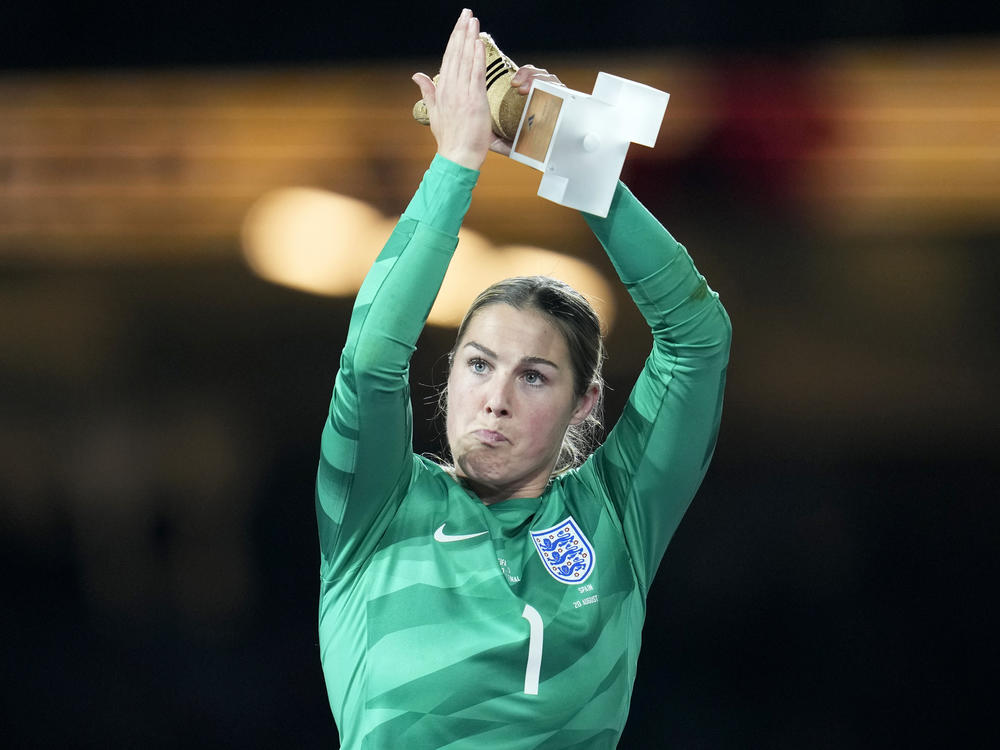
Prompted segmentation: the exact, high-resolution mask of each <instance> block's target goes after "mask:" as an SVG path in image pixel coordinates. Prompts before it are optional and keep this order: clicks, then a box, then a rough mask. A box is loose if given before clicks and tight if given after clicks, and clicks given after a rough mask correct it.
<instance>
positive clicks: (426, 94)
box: [413, 9, 496, 169]
mask: <svg viewBox="0 0 1000 750" xmlns="http://www.w3.org/2000/svg"><path fill="white" fill-rule="evenodd" d="M413 82H414V83H416V84H417V86H419V87H420V93H421V96H422V97H423V100H424V103H425V104H426V105H427V114H428V116H429V117H430V121H431V132H432V133H433V134H434V139H435V140H436V141H437V145H438V153H439V154H441V156H443V157H445V158H446V159H450V160H451V161H453V162H455V163H457V164H461V165H462V166H464V167H469V168H470V169H479V168H480V167H482V165H483V162H484V161H485V160H486V153H487V152H488V151H489V149H490V146H491V145H492V144H493V142H494V141H495V140H496V136H494V135H493V130H492V127H491V124H490V105H489V101H488V100H487V98H486V50H485V48H484V47H483V43H482V42H481V41H480V40H479V19H478V18H476V17H475V16H473V15H472V11H470V10H468V9H466V10H463V11H462V15H460V16H459V17H458V22H457V23H456V24H455V28H454V29H453V30H452V32H451V37H450V38H449V39H448V46H447V47H446V48H445V51H444V57H443V58H442V60H441V73H440V75H439V76H438V82H437V85H435V84H434V82H433V81H432V80H431V79H430V78H429V77H428V76H427V75H425V74H424V73H417V74H416V75H414V76H413Z"/></svg>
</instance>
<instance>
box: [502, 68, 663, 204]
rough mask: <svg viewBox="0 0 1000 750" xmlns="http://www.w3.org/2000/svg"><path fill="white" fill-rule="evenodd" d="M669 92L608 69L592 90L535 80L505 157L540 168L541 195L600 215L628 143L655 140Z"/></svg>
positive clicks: (618, 174)
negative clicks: (621, 75) (582, 90)
mask: <svg viewBox="0 0 1000 750" xmlns="http://www.w3.org/2000/svg"><path fill="white" fill-rule="evenodd" d="M669 98H670V94H668V93H666V92H663V91H660V90H658V89H654V88H651V87H650V86H645V85H643V84H641V83H635V82H634V81H629V80H627V79H625V78H619V77H618V76H613V75H609V74H608V73H598V74H597V82H596V83H595V84H594V93H592V94H583V93H581V92H579V91H573V90H572V89H568V88H566V87H565V86H558V85H555V84H551V83H544V82H541V81H535V82H533V83H532V86H531V91H530V92H529V93H528V101H527V102H525V105H524V114H522V115H521V123H520V124H519V125H518V127H517V134H516V135H515V136H514V145H513V147H512V149H511V152H510V157H511V158H512V159H514V161H519V162H521V163H522V164H527V165H528V166H529V167H534V168H535V169H537V170H538V171H539V172H542V182H541V184H540V185H539V186H538V194H539V195H540V196H542V197H543V198H547V199H548V200H550V201H553V202H555V203H559V204H561V205H563V206H569V207H570V208H576V209H579V210H580V211H586V212H587V213H591V214H595V215H597V216H607V215H608V209H609V208H610V207H611V199H612V198H613V197H614V194H615V186H616V185H617V184H618V178H619V177H620V176H621V173H622V166H623V165H624V164H625V153H626V152H627V151H628V145H629V143H640V144H642V145H643V146H649V147H652V146H653V145H654V144H655V143H656V134H657V133H658V132H659V130H660V124H661V123H662V122H663V114H664V112H666V109H667V100H668V99H669Z"/></svg>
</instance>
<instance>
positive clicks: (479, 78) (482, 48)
mask: <svg viewBox="0 0 1000 750" xmlns="http://www.w3.org/2000/svg"><path fill="white" fill-rule="evenodd" d="M472 44H473V49H472V66H471V69H470V71H469V88H470V90H471V91H472V92H473V93H474V94H479V95H482V96H485V95H486V45H485V44H483V40H482V39H480V38H479V32H478V31H477V32H476V36H475V38H474V39H473V42H472Z"/></svg>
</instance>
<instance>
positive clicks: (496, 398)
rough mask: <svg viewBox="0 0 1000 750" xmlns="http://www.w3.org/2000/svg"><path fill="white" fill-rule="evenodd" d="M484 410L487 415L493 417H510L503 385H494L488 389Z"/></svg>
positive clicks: (506, 394) (508, 398)
mask: <svg viewBox="0 0 1000 750" xmlns="http://www.w3.org/2000/svg"><path fill="white" fill-rule="evenodd" d="M484 408H485V409H486V413H487V414H492V415H493V416H494V417H507V416H510V397H509V394H508V393H507V386H506V384H505V383H496V384H495V385H494V386H493V387H492V388H490V391H489V393H487V394H486V403H485V404H484Z"/></svg>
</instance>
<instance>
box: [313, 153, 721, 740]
mask: <svg viewBox="0 0 1000 750" xmlns="http://www.w3.org/2000/svg"><path fill="white" fill-rule="evenodd" d="M477 179H478V172H476V171H474V170H469V169H465V168H464V167H461V166H459V165H457V164H454V163H452V162H450V161H448V160H446V159H444V158H442V157H440V156H436V157H435V159H434V161H433V162H432V164H431V167H430V169H428V171H427V173H426V174H425V176H424V179H423V181H422V182H421V185H420V188H419V189H418V191H417V193H416V194H415V195H414V197H413V200H412V201H411V203H410V205H409V206H408V207H407V209H406V211H405V212H404V214H403V216H402V217H401V219H400V221H399V223H398V224H397V226H396V228H395V231H394V232H393V234H392V236H391V237H390V239H389V241H388V242H387V244H386V246H385V248H384V249H383V250H382V252H381V254H380V255H379V257H378V259H377V260H376V262H375V264H374V265H373V267H372V269H371V271H370V272H369V274H368V276H367V278H366V279H365V282H364V284H363V285H362V288H361V290H360V292H359V293H358V297H357V301H356V303H355V307H354V312H353V315H352V317H351V324H350V329H349V332H348V337H347V342H346V345H345V347H344V351H343V354H342V356H341V361H340V370H339V372H338V374H337V378H336V383H335V386H334V390H333V398H332V401H331V405H330V411H329V417H328V419H327V422H326V424H325V427H324V430H323V437H322V448H321V460H320V465H319V473H318V479H317V491H316V511H317V518H318V522H319V542H320V552H321V565H320V574H321V575H320V577H321V583H320V607H319V636H320V655H321V660H322V666H323V672H324V676H325V678H326V685H327V691H328V693H329V698H330V706H331V708H332V710H333V715H334V718H335V719H336V722H337V726H338V729H339V731H340V738H341V745H342V747H344V748H392V749H395V748H404V749H405V750H423V749H425V748H427V749H430V748H434V749H435V750H437V749H438V748H454V749H456V750H457V749H458V748H475V749H476V750H490V749H493V748H505V749H506V748H510V749H511V750H514V749H515V748H518V749H519V748H551V749H552V750H555V749H556V748H613V747H615V745H616V744H617V741H618V738H619V736H620V735H621V732H622V730H623V728H624V725H625V719H626V717H627V714H628V707H629V701H630V698H631V691H632V684H633V681H634V678H635V670H636V663H637V659H638V654H639V644H640V636H641V630H642V623H643V618H644V615H645V608H646V607H645V600H646V593H647V591H648V589H649V585H650V582H651V579H652V577H653V575H654V573H655V571H656V568H657V566H658V564H659V561H660V558H661V557H662V555H663V552H664V550H665V548H666V546H667V542H668V541H669V540H670V537H671V536H672V535H673V533H674V531H675V529H676V528H677V525H678V524H679V523H680V520H681V517H682V516H683V514H684V512H685V510H686V509H687V507H688V505H689V504H690V501H691V498H692V497H693V496H694V493H695V491H696V490H697V488H698V485H699V484H700V482H701V480H702V477H703V476H704V473H705V470H706V468H707V466H708V462H709V460H710V458H711V455H712V451H713V448H714V445H715V440H716V435H717V432H718V427H719V420H720V417H721V410H722V390H723V385H724V381H725V367H726V362H727V359H728V352H729V337H730V327H729V320H728V318H727V316H726V313H725V311H724V309H723V308H722V306H721V304H720V303H719V301H718V296H717V295H716V294H715V293H714V292H712V291H711V290H710V289H709V288H708V286H707V285H706V283H705V280H704V278H703V277H701V276H700V275H699V274H698V272H697V271H696V270H695V268H694V266H693V264H692V262H691V259H690V257H689V256H688V254H687V252H686V251H685V250H684V248H683V247H681V246H680V245H679V244H678V243H677V242H676V241H675V240H674V239H673V238H672V237H671V236H670V234H669V233H668V232H667V231H666V230H665V229H664V228H663V227H662V226H661V225H660V224H659V222H657V221H656V219H654V218H653V217H652V216H651V215H650V214H649V213H648V212H647V211H646V210H645V209H644V208H643V207H642V206H641V204H640V203H639V202H638V201H637V200H636V199H635V198H634V197H633V196H632V194H631V193H630V192H629V191H628V190H627V189H626V188H625V187H624V186H623V185H621V184H619V186H618V188H617V192H616V195H615V198H614V202H613V204H612V207H611V211H610V213H609V214H608V217H607V218H606V219H601V218H598V217H594V216H590V215H586V214H585V215H584V217H585V219H586V220H587V221H588V223H589V224H590V225H591V227H592V229H593V231H594V232H595V234H596V235H597V237H598V239H599V240H600V242H601V243H602V244H603V245H604V247H605V248H606V250H607V252H608V254H609V257H610V258H611V260H612V263H613V264H614V266H615V268H616V270H617V272H618V274H619V276H620V277H621V279H622V282H623V283H624V284H625V286H626V287H627V288H628V290H629V293H630V294H631V296H632V298H633V299H634V300H635V302H636V304H637V305H638V307H639V309H640V310H641V312H642V314H643V316H644V317H645V319H646V321H647V322H648V324H649V326H650V329H651V331H652V337H653V348H652V352H651V354H650V356H649V358H648V359H647V361H646V364H645V366H644V367H643V369H642V372H641V373H640V375H639V377H638V379H637V381H636V384H635V387H634V389H633V391H632V393H631V395H630V398H629V400H628V404H627V406H626V407H625V409H624V412H623V413H622V415H621V416H620V418H619V419H618V421H617V424H616V425H615V427H614V429H613V430H611V432H610V433H609V435H608V437H607V439H606V440H605V442H604V443H603V445H602V446H601V447H599V448H598V449H597V450H596V451H595V452H594V454H593V455H592V456H591V457H590V458H589V459H588V460H587V461H586V462H585V463H584V464H583V465H582V466H580V467H579V468H577V469H574V470H572V471H569V472H566V473H564V474H562V475H560V476H558V477H556V478H554V479H553V480H552V482H551V483H550V484H549V487H548V488H547V489H546V491H545V492H544V494H542V496H541V497H535V498H512V499H509V500H506V501H503V502H500V503H496V504H494V505H489V506H487V505H484V504H483V503H482V502H481V501H480V500H479V499H478V497H477V496H476V495H475V494H474V493H472V492H471V491H469V490H467V489H466V488H465V487H464V486H463V485H462V484H461V483H460V482H459V481H456V480H455V479H454V478H453V476H452V475H451V474H450V473H449V472H448V471H446V470H445V469H444V468H442V467H440V466H438V465H437V464H436V463H434V462H433V461H430V460H428V459H426V458H424V457H422V456H418V455H415V454H414V453H413V447H412V412H411V408H410V400H409V397H410V394H409V383H408V375H409V360H410V357H411V355H412V353H413V351H414V348H415V345H416V341H417V337H418V336H419V334H420V331H421V329H422V328H423V325H424V322H425V320H426V317H427V314H428V312H429V311H430V308H431V304H432V303H433V301H434V298H435V296H436V295H437V292H438V289H439V287H440V284H441V281H442V279H443V278H444V274H445V271H446V269H447V267H448V262H449V260H450V258H451V255H452V253H453V252H454V251H455V247H456V245H457V233H458V229H459V226H460V224H461V221H462V219H463V217H464V215H465V212H466V210H467V209H468V206H469V203H470V200H471V193H472V189H473V187H474V186H475V183H476V180H477Z"/></svg>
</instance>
